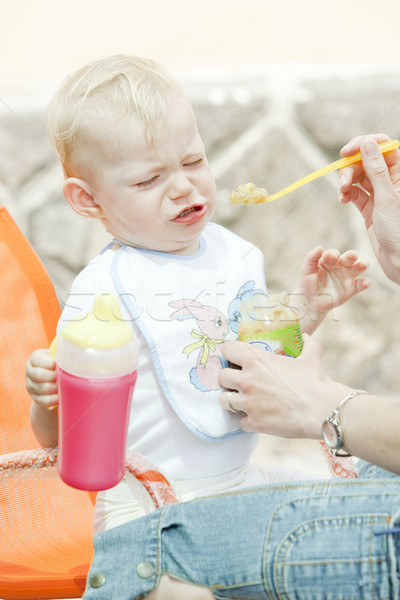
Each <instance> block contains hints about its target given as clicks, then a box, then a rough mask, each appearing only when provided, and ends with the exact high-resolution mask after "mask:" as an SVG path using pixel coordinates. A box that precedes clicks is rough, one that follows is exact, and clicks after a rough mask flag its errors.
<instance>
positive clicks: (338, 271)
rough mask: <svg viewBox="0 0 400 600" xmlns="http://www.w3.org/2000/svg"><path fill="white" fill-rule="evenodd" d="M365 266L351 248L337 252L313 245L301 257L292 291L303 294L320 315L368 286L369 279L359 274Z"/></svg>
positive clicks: (311, 307) (310, 306)
mask: <svg viewBox="0 0 400 600" xmlns="http://www.w3.org/2000/svg"><path fill="white" fill-rule="evenodd" d="M367 268H368V262H367V261H366V260H362V259H360V258H359V257H358V254H357V252H355V251H354V250H348V251H347V252H345V253H344V254H340V252H339V251H338V250H326V251H325V252H324V250H323V248H322V247H321V246H317V247H316V248H314V250H311V252H309V253H308V254H307V255H306V257H305V259H304V261H303V265H302V267H301V269H300V279H299V286H298V289H297V290H296V294H300V295H303V297H304V301H303V303H304V305H305V306H307V305H308V307H309V309H310V310H311V311H312V313H314V315H317V314H319V315H320V316H323V315H325V314H326V313H328V312H329V311H330V310H332V309H333V308H335V307H337V306H340V305H341V304H343V303H344V302H346V301H347V300H349V299H350V298H351V297H352V296H354V295H355V294H357V293H358V292H361V291H362V290H366V289H367V288H368V287H369V286H370V281H369V279H366V278H364V277H360V275H361V274H362V273H363V272H364V271H365V270H366V269H367Z"/></svg>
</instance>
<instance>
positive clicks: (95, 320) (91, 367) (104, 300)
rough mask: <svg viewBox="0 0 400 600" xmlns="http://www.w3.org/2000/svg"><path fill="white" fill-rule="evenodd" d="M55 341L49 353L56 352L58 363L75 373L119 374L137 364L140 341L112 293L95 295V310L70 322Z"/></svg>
mask: <svg viewBox="0 0 400 600" xmlns="http://www.w3.org/2000/svg"><path fill="white" fill-rule="evenodd" d="M56 340H57V342H56V348H55V347H54V345H55V344H54V342H53V344H52V345H51V351H50V354H53V355H54V352H55V354H56V360H57V364H58V366H59V367H60V368H61V369H63V370H64V371H67V372H68V373H71V374H73V375H77V376H81V377H97V378H105V377H118V376H121V375H125V374H128V373H130V372H131V371H133V370H134V369H135V368H136V366H137V361H138V344H137V340H136V338H135V337H134V335H133V330H132V327H131V326H130V325H129V323H127V322H126V321H123V320H122V315H121V309H120V306H119V303H118V300H117V299H116V298H115V296H113V295H112V294H100V295H98V296H96V298H95V301H94V304H93V310H92V311H91V312H89V313H87V314H85V315H80V316H79V317H77V318H75V319H73V320H72V321H70V322H69V323H67V325H66V326H65V327H64V329H63V330H62V331H61V332H60V334H59V335H58V336H57V338H56Z"/></svg>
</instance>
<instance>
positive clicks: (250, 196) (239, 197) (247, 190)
mask: <svg viewBox="0 0 400 600" xmlns="http://www.w3.org/2000/svg"><path fill="white" fill-rule="evenodd" d="M399 146H400V141H399V140H389V141H388V142H383V143H381V144H379V147H380V149H381V152H383V153H385V152H390V151H391V150H395V149H396V148H398V147H399ZM360 161H361V152H357V154H353V155H352V156H347V157H346V158H340V159H339V160H336V161H335V162H333V163H330V164H329V165H326V167H322V169H318V171H314V172H313V173H310V174H309V175H306V176H305V177H303V178H302V179H299V180H298V181H296V182H295V183H292V185H289V186H288V187H285V188H283V190H281V191H280V192H277V193H276V194H272V195H268V193H267V190H266V189H264V188H258V187H256V186H255V185H254V184H253V183H245V184H243V185H240V186H239V187H238V188H236V190H235V191H233V192H232V193H231V194H230V196H229V199H230V200H231V202H232V204H262V203H264V202H273V201H274V200H277V199H278V198H282V196H286V194H290V192H293V191H294V190H297V188H299V187H301V186H302V185H305V184H306V183H310V181H314V179H318V177H322V175H326V174H327V173H331V172H332V171H336V170H337V169H343V167H348V166H349V165H352V164H354V163H356V162H360Z"/></svg>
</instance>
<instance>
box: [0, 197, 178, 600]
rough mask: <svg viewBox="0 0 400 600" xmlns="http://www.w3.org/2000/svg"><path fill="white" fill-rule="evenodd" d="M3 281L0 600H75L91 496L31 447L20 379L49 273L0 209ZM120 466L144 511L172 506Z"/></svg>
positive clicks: (88, 536)
mask: <svg viewBox="0 0 400 600" xmlns="http://www.w3.org/2000/svg"><path fill="white" fill-rule="evenodd" d="M0 277H1V294H0V598H2V599H3V600H23V599H27V600H45V599H56V598H81V596H82V594H83V592H84V589H85V584H86V577H87V573H88V570H89V566H90V562H91V559H92V554H93V550H92V518H93V507H94V500H95V496H96V494H95V493H88V492H82V491H78V490H75V489H73V488H71V487H69V486H67V485H65V484H64V483H63V482H62V481H61V479H60V478H59V477H58V474H57V468H56V466H57V448H53V449H51V448H46V449H41V448H38V444H37V441H36V438H35V436H34V434H33V431H32V429H31V428H30V425H29V407H30V404H31V399H30V397H29V395H28V393H27V391H26V389H25V378H24V371H25V364H26V361H27V359H28V357H29V356H30V354H31V353H32V352H33V351H34V350H36V349H37V348H48V347H49V345H50V342H51V341H52V339H53V338H54V335H55V331H56V325H57V320H58V318H59V315H60V308H59V305H58V301H57V297H56V295H55V292H54V288H53V285H52V283H51V280H50V278H49V276H48V274H47V273H46V270H45V269H44V267H43V265H42V263H41V262H40V260H39V258H38V257H37V255H36V254H35V252H34V250H33V249H32V247H31V246H30V245H29V243H28V241H27V240H26V238H25V237H24V236H23V234H22V232H21V231H20V230H19V229H18V227H17V226H16V224H15V222H14V221H13V219H12V218H11V216H10V215H9V213H8V212H7V210H6V209H5V208H4V207H0ZM126 467H127V471H128V473H130V474H131V476H132V477H128V482H130V483H131V487H132V490H133V493H135V494H139V492H140V493H141V494H144V496H146V503H147V509H146V510H153V509H154V508H157V507H159V506H163V505H165V504H169V503H172V502H177V497H176V494H175V492H174V490H173V488H172V486H171V485H170V483H169V482H168V480H167V479H166V478H165V477H164V476H163V474H162V473H160V472H159V471H158V469H157V467H155V466H154V465H153V464H152V463H151V462H150V461H148V460H147V459H146V458H144V457H143V456H141V455H138V454H136V453H135V452H132V451H131V452H129V453H128V454H127V463H126ZM138 488H140V489H138Z"/></svg>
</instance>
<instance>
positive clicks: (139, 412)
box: [26, 56, 368, 533]
mask: <svg viewBox="0 0 400 600" xmlns="http://www.w3.org/2000/svg"><path fill="white" fill-rule="evenodd" d="M48 128H49V135H50V138H51V140H52V143H53V145H54V148H55V149H56V151H57V153H58V156H59V158H60V161H61V164H62V166H63V170H64V175H65V182H64V187H63V190H64V195H65V198H66V199H67V201H68V203H69V204H70V206H71V207H72V208H73V210H74V211H76V212H77V213H78V214H79V215H80V216H82V217H85V218H92V219H99V220H100V221H101V223H102V224H103V225H104V227H105V228H106V230H107V231H108V232H109V234H110V236H111V238H112V241H111V242H110V244H109V245H108V246H107V247H106V248H105V249H104V250H103V251H102V252H101V254H100V255H99V256H97V257H96V258H95V259H94V260H92V261H91V262H90V263H89V265H88V266H87V267H86V268H85V269H84V270H83V271H82V272H81V273H80V274H79V275H78V276H77V278H76V279H75V281H74V283H73V286H72V289H71V292H70V295H69V298H68V300H67V302H66V304H65V307H64V310H63V312H62V316H61V319H60V322H59V330H61V329H62V328H63V326H64V325H65V324H66V323H67V322H68V321H69V320H70V319H73V318H74V317H77V316H79V315H80V314H84V313H87V312H89V311H90V310H91V309H92V305H93V300H94V297H95V295H97V294H107V293H112V294H114V295H115V296H117V297H118V299H119V302H120V304H121V309H122V313H123V318H124V319H126V320H128V321H129V322H130V323H131V325H132V327H133V329H134V333H135V335H136V336H137V338H138V340H139V344H140V362H139V367H138V380H137V384H136V388H135V392H134V397H133V402H132V416H131V420H130V425H129V433H128V447H129V448H133V449H134V450H135V451H136V452H138V453H140V454H143V455H144V456H146V457H147V458H149V459H150V460H151V461H153V463H154V464H155V465H157V466H158V467H159V468H160V469H161V470H162V471H163V472H164V473H165V474H166V475H167V477H170V478H171V480H172V481H173V483H174V484H175V486H176V489H177V491H178V493H179V494H180V496H181V498H182V499H183V500H188V499H191V498H194V497H198V496H202V495H206V494H210V493H218V492H221V491H224V490H229V489H237V488H238V487H241V486H250V485H258V484H263V483H266V482H269V481H276V480H282V479H290V478H296V477H302V475H299V474H290V473H277V472H275V473H274V472H273V470H271V469H268V468H266V469H264V470H261V469H258V468H256V467H254V466H251V465H250V463H249V461H250V457H251V454H252V452H253V450H254V448H255V446H256V444H257V436H256V434H249V433H245V432H244V431H242V429H241V428H240V418H241V415H240V414H236V413H234V412H231V411H230V410H224V408H223V407H221V405H220V402H219V397H220V394H221V393H222V394H226V393H227V392H226V391H223V390H221V387H220V384H219V381H218V376H219V372H220V370H221V369H222V368H223V366H224V361H223V358H222V355H221V351H220V348H221V344H223V343H224V341H225V340H228V339H237V330H238V323H239V321H240V311H239V304H240V301H241V300H242V299H243V298H249V297H250V296H251V295H252V294H254V293H266V292H267V289H266V283H265V276H264V263H263V257H262V255H261V253H260V251H259V250H258V249H257V248H256V247H254V246H253V245H252V244H250V243H248V242H247V241H245V240H243V239H241V238H239V237H238V236H237V235H235V234H233V233H231V232H229V231H228V230H226V229H225V228H224V227H221V226H219V225H217V224H214V223H211V219H212V216H213V213H214V210H215V206H216V187H215V182H214V179H213V176H212V174H211V171H210V167H209V165H208V162H207V158H206V154H205V150H204V146H203V142H202V139H201V137H200V135H199V133H198V130H197V125H196V119H195V116H194V113H193V110H192V107H191V104H190V102H189V100H188V98H187V97H186V95H185V94H184V92H183V90H182V89H181V87H180V86H179V84H178V83H177V82H176V81H175V79H174V78H172V77H171V75H170V74H169V73H168V72H166V71H165V70H164V69H163V68H162V67H161V66H160V65H158V64H156V63H155V62H153V61H151V60H146V59H140V58H134V57H129V56H113V57H110V58H106V59H104V60H99V61H96V62H93V63H91V64H89V65H87V66H85V67H83V68H82V69H80V70H79V71H77V72H76V73H74V74H72V75H71V76H69V77H67V79H66V80H65V81H64V82H63V84H62V85H61V87H60V89H59V90H58V92H57V93H56V94H55V96H54V98H53V100H52V101H51V104H50V106H49V111H48ZM72 243H73V242H72ZM366 268H367V265H366V263H365V262H363V261H361V260H359V258H358V256H357V254H356V253H355V252H352V251H350V252H347V253H344V254H343V255H340V253H339V252H338V251H337V250H331V251H326V252H324V251H323V250H322V248H320V247H318V248H315V249H314V250H312V251H311V252H310V253H309V254H308V255H307V256H306V258H305V259H304V262H303V267H302V269H301V273H300V278H299V284H298V288H297V289H296V292H295V293H294V294H293V295H292V304H293V306H296V309H297V310H298V312H299V314H300V315H301V326H302V330H303V331H304V332H307V333H312V332H313V330H314V329H315V328H316V327H317V326H318V325H319V323H320V322H321V321H322V319H323V317H324V316H325V314H326V313H327V312H328V311H329V310H330V309H332V308H333V307H335V306H338V305H339V304H341V303H343V302H345V301H346V300H348V299H349V298H350V297H351V296H353V295H354V294H355V293H357V292H359V291H360V290H362V289H364V288H366V287H368V280H366V279H364V278H362V277H359V275H361V274H362V273H363V271H364V270H365V269H366ZM288 360H289V359H288ZM26 373H27V388H28V390H29V392H30V394H31V395H32V397H33V400H34V402H33V404H32V409H31V422H32V427H33V429H34V431H35V434H36V436H37V438H38V440H39V442H40V443H41V444H42V445H43V446H53V445H56V444H57V410H50V411H49V410H47V409H48V408H51V407H55V408H56V407H57V401H58V399H57V393H56V387H55V371H54V361H53V360H52V359H51V358H50V357H49V355H48V352H47V351H44V350H41V351H37V352H35V353H34V354H33V355H32V356H31V358H30V359H29V361H28V364H27V371H26ZM227 408H229V406H227ZM141 514H143V511H142V508H141V506H140V505H139V504H138V503H137V502H136V500H135V499H134V498H133V495H132V493H131V492H130V488H129V486H128V484H127V482H126V481H125V480H123V481H122V482H121V483H120V484H118V485H117V486H116V487H115V488H113V489H111V490H108V491H105V492H100V493H99V494H98V496H97V503H96V509H95V517H94V532H95V533H98V532H100V531H103V530H105V529H108V528H110V527H114V526H116V525H120V524H122V523H124V522H126V521H129V520H131V519H133V518H136V517H137V516H139V515H141Z"/></svg>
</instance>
